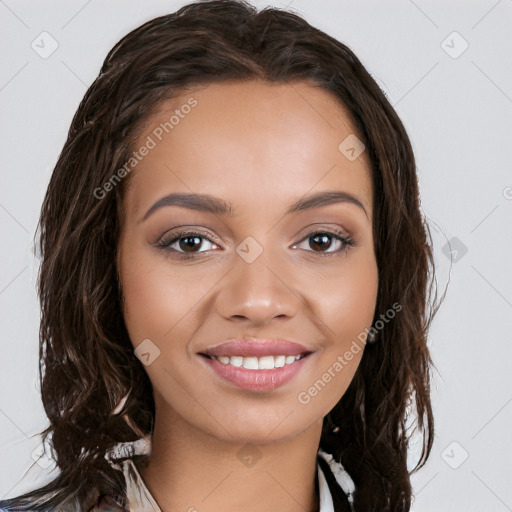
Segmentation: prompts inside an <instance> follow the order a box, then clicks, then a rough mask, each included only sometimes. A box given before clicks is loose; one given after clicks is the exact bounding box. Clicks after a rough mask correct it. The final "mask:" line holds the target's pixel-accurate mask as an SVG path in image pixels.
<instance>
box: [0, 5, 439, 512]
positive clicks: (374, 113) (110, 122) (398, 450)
mask: <svg viewBox="0 0 512 512" xmlns="http://www.w3.org/2000/svg"><path fill="white" fill-rule="evenodd" d="M253 79H263V80H266V81H268V82H272V83H283V82H290V81H296V80H309V81H311V82H313V83H315V84H317V85H319V86H321V87H322V88H324V89H325V90H327V91H330V92H332V93H333V94H334V95H335V96H336V97H337V98H338V99H339V101H340V102H341V103H342V104H344V105H345V106H346V107H347V109H348V111H349V112H350V114H351V117H352V120H353V122H354V123H355V126H356V128H357V130H358V137H359V138H360V139H361V140H362V141H363V142H364V144H365V146H366V149H367V151H368V155H369V158H370V161H371V171H372V179H373V184H374V187H373V188H374V197H373V201H374V217H373V235H374V245H375V251H376V257H377V264H378V275H379V290H378V298H377V306H376V310H375V317H374V322H377V320H378V319H379V318H381V315H382V314H384V313H385V312H386V311H387V310H389V308H391V307H392V305H393V304H395V303H398V304H400V305H401V306H402V310H401V311H400V313H399V314H397V315H396V317H395V318H394V319H393V321H391V322H388V323H386V325H385V327H384V328H383V329H381V330H380V331H379V333H378V339H377V342H376V343H374V344H372V345H368V346H367V347H366V349H365V351H364V355H363V357H362V360H361V363H360V365H359V368H358V370H357V372H356V374H355V377H354V379H353V381H352V383H351V384H350V386H349V388H348V390H347V391H346V393H345V394H344V396H343V397H342V398H341V400H340V401H339V402H338V404H337V405H336V406H335V407H334V408H333V410H332V411H331V412H330V413H329V414H328V415H327V416H326V417H325V419H324V427H323V431H322V436H321V440H320V447H321V448H322V449H323V450H325V451H326V452H328V453H331V454H333V456H334V458H335V459H336V460H338V461H341V462H342V464H343V465H344V466H345V468H346V469H347V471H348V472H349V474H350V475H351V476H352V478H353V480H354V482H355V486H356V493H355V503H354V506H355V510H356V511H368V510H379V511H384V510H387V511H395V512H396V511H407V510H409V508H410V502H411V497H412V490H411V485H410V478H409V470H408V468H407V449H408V440H409V431H408V429H407V425H408V420H409V415H410V414H411V413H415V417H416V424H417V427H418V429H419V431H420V432H421V434H422V437H423V450H422V454H421V457H420V460H419V461H418V464H417V466H416V469H418V468H419V467H421V466H422V465H423V464H424V463H425V461H426V460H427V458H428V456H429V453H430V450H431V446H432V441H433V416H432V408H431V403H430V389H429V383H430V372H431V367H432V362H431V360H430V355H429V351H428V348H427V343H426V341H427V332H428V329H429V325H430V322H431V319H432V317H433V314H434V313H435V310H436V309H437V308H433V307H431V308H428V305H429V301H430V299H431V298H432V289H433V287H432V284H433V282H434V280H433V279H432V278H433V257H432V249H431V244H430V242H429V229H428V225H427V224H426V222H425V220H424V218H423V216H422V213H421V209H420V203H419V195H418V183H417V176H416V168H415V160H414V155H413V151H412V148H411V144H410V141H409V138H408V136H407V133H406V131H405V129H404V126H403V124H402V122H401V121H400V119H399V118H398V116H397V114H396V112H395V111H394V110H393V108H392V106H391V105H390V103H389V101H388V100H387V98H386V96H385V95H384V94H383V92H382V91H381V90H380V88H379V87H378V85H377V84H376V82H375V81H374V80H373V79H372V77H371V76H370V74H369V73H368V72H367V71H366V69H365V68H364V67H363V65H362V64H361V62H360V61H359V60H358V58H357V57H356V56H355V55H354V53H353V52H352V51H351V50H350V49H349V48H348V47H347V46H345V45H344V44H342V43H340V42H339V41H337V40H336V39H334V38H332V37H330V36H329V35H327V34H325V33H324V32H322V31H320V30H318V29H316V28H314V27H312V26H311V25H309V24H308V23H307V22H306V21H305V20H304V19H302V18H301V17H299V16H297V15H295V14H292V13H289V12H286V11H283V10H279V9H276V8H266V9H264V10H262V11H257V10H256V9H255V8H254V7H253V6H251V5H250V4H248V3H246V2H244V1H242V0H240V1H237V0H213V1H206V2H196V3H192V4H189V5H187V6H185V7H183V8H181V9H180V10H178V11H177V12H176V13H174V14H169V15H165V16H161V17H158V18H155V19H153V20H150V21H148V22H147V23H145V24H143V25H142V26H140V27H139V28H137V29H135V30H133V31H132V32H130V33H129V34H127V35H126V36H125V37H123V38H122V39H121V40H120V41H119V42H118V43H117V44H116V45H115V46H114V47H113V48H112V50H111V51H110V52H109V53H108V55H107V57H106V58H105V61H104V63H103V65H102V67H101V71H100V73H99V76H98V77H97V78H96V80H95V81H94V82H93V84H92V85H91V86H90V87H89V89H88V91H87V92H86V94H85V96H84V98H83V100H82V102H81V103H80V106H79V108H78V110H77V112H76V114H75V116H74V118H73V121H72V123H71V127H70V130H69V134H68V137H67V140H66V142H65V145H64V148H63V150H62V152H61V154H60V157H59V159H58V162H57V164H56V167H55V170H54V172H53V174H52V177H51V180H50V183H49V186H48V189H47V193H46V196H45V199H44V203H43V206H42V211H41V216H40V221H39V226H38V228H39V230H40V241H39V247H40V252H41V258H42V264H41V268H40V274H39V282H38V286H39V289H38V292H39V297H40V301H41V308H42V317H41V328H40V361H41V363H40V378H41V391H42V400H43V403H44V407H45V410H46V413H47V415H48V418H49V421H50V425H49V427H48V428H47V429H46V430H45V431H44V432H43V433H42V434H43V439H48V440H50V441H51V446H52V455H53V456H54V458H55V460H56V463H57V466H58V468H59V469H60V474H59V475H58V476H57V477H56V478H55V479H54V480H53V481H52V482H50V483H49V484H48V485H46V486H45V487H43V488H41V489H38V490H36V491H32V492H31V493H28V494H26V495H24V496H21V497H19V498H16V499H13V500H8V501H5V502H3V503H2V504H1V505H2V506H4V507H10V509H12V510H54V509H57V510H87V508H88V507H90V506H91V503H92V502H93V501H94V499H95V498H96V497H97V496H98V495H99V494H101V493H109V492H113V493H116V494H119V495H121V496H122V495H123V493H125V488H124V481H123V476H122V474H121V473H120V472H119V471H117V470H116V469H114V468H112V467H111V465H110V464H109V463H108V461H107V460H106V459H105V454H106V453H107V452H108V451H109V450H111V449H112V448H113V447H114V446H115V445H117V444H118V443H121V442H131V441H135V440H137V439H140V438H141V437H144V436H149V435H151V432H152V428H153V421H154V414H155V407H154V401H153V396H152V387H151V384H150V381H149V378H148V376H147V374H146V372H145V370H144V366H143V365H142V364H141V362H140V361H139V360H138V359H137V358H136V357H135V355H134V350H133V347H132V344H131V342H130V339H129V336H128V333H127V330H126V327H125V325H124V320H123V316H122V309H121V300H122V299H121V297H122V291H121V288H120V284H119V279H118V273H117V267H116V260H117V250H118V242H119V235H120V229H121V225H122V198H123V193H124V191H125V189H126V186H127V184H128V183H129V182H130V177H129V176H128V177H125V178H124V179H123V180H122V181H121V182H120V183H119V185H118V186H115V187H113V190H110V191H109V192H108V193H102V194H101V197H99V196H100V195H99V194H98V189H99V188H101V187H102V186H103V184H104V183H106V182H107V181H108V180H109V179H111V177H112V176H113V175H114V174H115V173H116V171H118V170H119V169H120V168H121V167H122V166H123V165H124V163H125V162H127V161H128V159H129V158H130V154H131V152H132V151H133V150H134V144H135V141H136V137H137V133H138V131H139V130H140V128H141V126H142V125H143V123H145V122H146V121H147V120H148V119H149V118H150V117H151V114H152V113H154V112H156V110H157V109H158V107H159V106H160V105H161V104H162V102H163V101H165V100H167V99H169V98H171V97H174V96H176V95H178V94H179V93H180V92H181V91H183V90H184V89H185V88H186V87H188V86H195V85H199V84H208V83H212V82H222V81H225V80H253ZM134 172H136V171H134ZM436 297H437V293H436ZM126 396H127V399H126V401H125V403H124V406H123V407H122V409H121V410H120V411H116V412H114V409H115V408H116V406H117V405H118V404H119V403H120V401H121V400H122V399H123V398H124V397H126Z"/></svg>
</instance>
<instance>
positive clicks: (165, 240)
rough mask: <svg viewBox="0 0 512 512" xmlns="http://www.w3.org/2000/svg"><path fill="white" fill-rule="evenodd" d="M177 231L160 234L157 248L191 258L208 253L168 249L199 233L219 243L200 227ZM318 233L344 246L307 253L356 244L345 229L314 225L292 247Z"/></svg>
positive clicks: (343, 248)
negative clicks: (180, 240) (182, 239)
mask: <svg viewBox="0 0 512 512" xmlns="http://www.w3.org/2000/svg"><path fill="white" fill-rule="evenodd" d="M177 229H178V231H176V228H175V229H174V230H171V231H170V232H167V233H165V234H164V235H162V236H161V237H160V238H159V240H158V241H157V242H156V244H153V245H155V246H156V247H157V248H159V249H162V250H165V251H167V252H168V253H170V254H174V255H176V256H177V257H178V258H181V259H193V258H196V257H198V256H196V255H200V254H203V253H208V252H209V251H198V252H192V253H186V252H181V251H177V250H175V249H170V246H171V245H174V244H175V243H176V242H177V241H178V240H179V239H180V238H185V237H186V236H187V235H189V236H193V235H199V236H200V237H201V238H203V239H205V240H208V241H209V242H210V243H214V244H218V245H221V244H220V243H219V242H218V237H216V236H215V235H211V234H210V233H206V232H205V231H203V230H202V229H201V228H188V229H187V228H185V227H184V228H182V229H181V230H180V229H179V228H177ZM318 234H326V235H328V236H330V237H332V238H335V239H337V240H338V241H341V242H343V244H344V246H343V247H342V248H341V249H338V250H336V251H330V252H317V251H307V250H306V251H305V252H307V253H312V254H314V255H318V256H321V257H323V256H337V255H341V254H343V253H345V252H346V251H347V250H348V249H349V248H350V247H354V246H356V245H357V242H356V241H355V240H354V238H353V237H352V236H351V235H350V234H349V233H348V232H346V231H345V230H343V229H341V228H339V227H338V226H332V227H328V228H327V227H322V226H319V227H314V228H310V229H309V231H308V232H307V233H306V234H305V235H304V236H302V238H301V239H300V240H299V241H298V242H296V243H294V244H293V245H292V248H294V249H295V247H297V245H299V244H301V243H303V242H304V241H306V240H307V239H308V238H311V237H313V236H314V235H318Z"/></svg>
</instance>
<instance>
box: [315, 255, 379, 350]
mask: <svg viewBox="0 0 512 512" xmlns="http://www.w3.org/2000/svg"><path fill="white" fill-rule="evenodd" d="M319 282H321V284H322V286H321V288H320V287H319V288H318V290H317V292H316V293H315V302H316V304H317V306H316V307H317V308H318V309H317V310H318V312H319V315H321V317H322V319H323V320H324V321H325V323H326V324H327V327H328V328H329V329H330V332H331V334H332V336H333V337H335V338H336V340H337V344H340V343H343V344H346V343H347V342H349V344H350V341H351V339H352V338H353V337H357V335H358V334H360V333H361V332H364V331H365V328H369V327H370V325H371V322H372V320H373V315H374V312H375V305H376V301H377V292H378V269H377V264H376V261H375V258H374V256H373V255H369V254H360V255H356V254H354V255H353V257H352V259H351V260H350V262H349V261H347V264H346V265H344V266H341V267H340V268H338V269H336V271H335V272H333V274H332V275H330V276H328V278H324V279H322V280H321V281H319Z"/></svg>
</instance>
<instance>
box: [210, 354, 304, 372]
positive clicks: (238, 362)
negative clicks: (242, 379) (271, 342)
mask: <svg viewBox="0 0 512 512" xmlns="http://www.w3.org/2000/svg"><path fill="white" fill-rule="evenodd" d="M212 357H213V359H217V360H218V361H220V362H221V363H222V364H230V365H231V366H238V367H240V366H243V367H244V368H246V369H247V370H272V369H273V368H282V367H283V366H285V365H287V364H292V363H294V362H295V361H297V360H298V359H300V358H301V356H300V354H297V355H296V356H262V357H242V356H231V357H229V356H218V357H214V356H212Z"/></svg>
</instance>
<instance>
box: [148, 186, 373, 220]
mask: <svg viewBox="0 0 512 512" xmlns="http://www.w3.org/2000/svg"><path fill="white" fill-rule="evenodd" d="M335 203H349V204H354V205H356V206H358V207H359V208H361V209H362V210H363V212H364V213H365V215H366V217H367V218H368V213H367V211H366V209H365V208H364V206H363V204H362V202H361V201H360V200H359V199H357V198H356V197H355V196H353V195H352V194H349V193H348V192H343V191H328V192H317V193H316V194H312V195H310V196H306V197H302V198H300V199H298V200H297V201H295V202H294V203H292V204H291V205H290V206H289V207H288V208H287V210H286V212H285V215H290V214H292V213H297V212H302V211H305V210H311V209H314V208H320V207H322V206H328V205H330V204H335ZM164 206H181V207H183V208H189V209H191V210H197V211H201V212H207V213H213V214H215V215H228V216H230V217H232V216H234V213H233V207H232V205H231V203H229V202H227V201H224V200H223V199H220V198H218V197H213V196H209V195H205V194H185V193H176V194H169V195H167V196H165V197H162V198H161V199H159V200H158V201H157V202H156V203H155V204H154V205H153V206H151V208H150V209H149V210H148V211H147V212H146V213H145V215H144V217H143V218H142V219H141V220H140V221H139V222H142V221H144V220H146V219H147V218H148V217H149V216H150V215H151V214H152V213H153V212H154V211H155V210H157V209H159V208H162V207H164Z"/></svg>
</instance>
